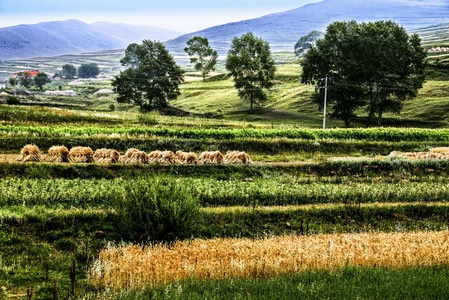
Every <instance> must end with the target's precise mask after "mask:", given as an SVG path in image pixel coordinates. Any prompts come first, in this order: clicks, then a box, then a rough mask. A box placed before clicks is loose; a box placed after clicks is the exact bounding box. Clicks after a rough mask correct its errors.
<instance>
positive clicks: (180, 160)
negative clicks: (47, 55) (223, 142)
mask: <svg viewBox="0 0 449 300" xmlns="http://www.w3.org/2000/svg"><path fill="white" fill-rule="evenodd" d="M17 160H18V161H40V160H41V156H40V153H39V148H38V147H37V146H36V145H26V146H25V147H23V149H22V151H21V153H20V156H19V158H17ZM43 161H47V162H73V163H92V162H97V163H104V164H113V163H122V164H137V163H139V164H148V163H152V164H222V163H224V164H252V161H251V159H250V157H249V155H248V154H247V153H246V152H243V151H228V152H227V153H226V155H223V154H222V153H221V152H220V151H204V152H202V153H200V155H199V156H197V155H196V154H195V153H194V152H184V151H176V153H174V152H173V151H168V150H166V151H160V150H155V151H152V152H150V153H146V152H144V151H141V150H139V149H136V148H130V149H128V150H127V151H126V152H125V154H124V155H123V156H120V153H119V152H118V151H117V150H114V149H106V148H101V149H97V150H96V151H95V153H94V152H93V150H92V149H91V148H90V147H81V146H76V147H72V148H71V149H70V151H69V150H68V149H67V147H65V146H52V147H51V148H50V149H48V154H47V155H46V156H44V159H43Z"/></svg>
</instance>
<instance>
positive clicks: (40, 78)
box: [34, 72, 51, 91]
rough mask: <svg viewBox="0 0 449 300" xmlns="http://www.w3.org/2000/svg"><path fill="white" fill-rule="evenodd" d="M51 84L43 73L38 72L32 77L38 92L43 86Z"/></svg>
mask: <svg viewBox="0 0 449 300" xmlns="http://www.w3.org/2000/svg"><path fill="white" fill-rule="evenodd" d="M49 82H51V80H50V78H48V75H47V74H46V73H44V72H39V73H37V75H36V76H35V77H34V84H35V85H36V86H37V87H38V88H39V90H41V91H42V90H43V89H44V85H46V84H47V83H49Z"/></svg>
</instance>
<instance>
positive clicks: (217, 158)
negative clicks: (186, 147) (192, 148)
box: [198, 151, 224, 164]
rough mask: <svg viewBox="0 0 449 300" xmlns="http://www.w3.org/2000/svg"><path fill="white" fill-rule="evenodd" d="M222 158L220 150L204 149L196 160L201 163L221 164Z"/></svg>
mask: <svg viewBox="0 0 449 300" xmlns="http://www.w3.org/2000/svg"><path fill="white" fill-rule="evenodd" d="M223 160H224V156H223V154H222V153H221V152H220V151H205V152H202V153H201V154H200V156H199V158H198V161H199V162H200V163H202V164H221V163H223Z"/></svg>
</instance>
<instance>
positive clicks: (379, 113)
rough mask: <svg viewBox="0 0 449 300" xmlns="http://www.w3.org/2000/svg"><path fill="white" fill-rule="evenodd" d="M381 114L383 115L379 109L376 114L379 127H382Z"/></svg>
mask: <svg viewBox="0 0 449 300" xmlns="http://www.w3.org/2000/svg"><path fill="white" fill-rule="evenodd" d="M382 114H383V112H382V110H381V109H379V112H378V114H377V126H379V127H380V126H382Z"/></svg>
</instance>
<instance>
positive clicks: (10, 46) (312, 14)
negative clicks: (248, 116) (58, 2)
mask: <svg viewBox="0 0 449 300" xmlns="http://www.w3.org/2000/svg"><path fill="white" fill-rule="evenodd" d="M348 20H356V21H359V22H362V21H363V22H367V21H378V20H393V21H395V22H396V23H398V24H399V25H401V26H403V27H404V28H405V29H406V30H408V31H414V30H416V29H418V28H422V27H426V26H430V25H436V24H439V23H444V22H448V21H449V0H397V1H392V0H370V1H365V0H324V1H321V2H317V3H313V4H308V5H305V6H302V7H299V8H296V9H293V10H289V11H285V12H281V13H274V14H269V15H266V16H263V17H260V18H256V19H250V20H244V21H240V22H234V23H228V24H223V25H218V26H214V27H210V28H206V29H204V30H201V31H197V32H192V33H188V34H181V33H179V32H174V31H171V30H167V29H161V28H156V27H150V26H136V25H127V24H118V23H109V22H97V23H93V24H86V23H83V22H81V21H77V20H67V21H54V22H45V23H38V24H34V25H18V26H11V27H5V28H0V60H12V59H24V58H32V57H39V56H56V55H62V54H75V53H83V52H95V51H101V50H113V49H123V48H125V47H126V46H127V45H128V44H130V43H132V42H140V41H142V40H143V39H150V40H160V41H165V43H166V46H167V48H168V49H169V50H170V51H171V52H173V53H182V54H185V53H184V52H183V49H184V47H185V46H186V42H187V40H189V39H190V38H191V37H193V36H196V35H199V36H202V37H206V38H207V39H208V40H209V43H210V45H211V46H212V47H213V48H214V49H217V50H218V51H219V52H220V53H225V51H227V49H228V48H229V46H230V45H231V41H232V39H233V38H234V37H237V36H240V35H242V34H244V33H246V32H249V31H251V32H253V33H254V34H255V35H256V36H259V37H261V38H263V39H264V40H266V41H268V42H269V43H270V46H271V49H272V50H273V51H292V50H293V46H294V44H295V43H296V41H297V40H298V39H299V38H300V37H301V36H303V35H306V34H307V33H309V32H310V31H312V30H320V31H325V29H326V27H327V25H329V24H330V23H332V22H334V21H348Z"/></svg>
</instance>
